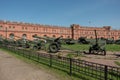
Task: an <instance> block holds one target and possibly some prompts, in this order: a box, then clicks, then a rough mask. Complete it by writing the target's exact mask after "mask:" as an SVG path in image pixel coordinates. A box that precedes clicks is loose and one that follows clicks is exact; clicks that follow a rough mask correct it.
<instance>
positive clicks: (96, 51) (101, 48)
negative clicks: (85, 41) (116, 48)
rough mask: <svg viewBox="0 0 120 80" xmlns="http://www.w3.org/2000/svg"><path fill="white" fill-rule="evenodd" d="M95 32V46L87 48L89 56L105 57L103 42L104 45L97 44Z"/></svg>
mask: <svg viewBox="0 0 120 80" xmlns="http://www.w3.org/2000/svg"><path fill="white" fill-rule="evenodd" d="M94 32H95V40H96V41H95V44H92V45H91V46H90V48H89V54H91V53H92V54H102V55H106V50H105V44H106V43H105V42H104V43H98V38H97V33H96V30H95V31H94ZM101 42H102V41H101Z"/></svg>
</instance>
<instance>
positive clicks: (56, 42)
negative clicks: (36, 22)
mask: <svg viewBox="0 0 120 80" xmlns="http://www.w3.org/2000/svg"><path fill="white" fill-rule="evenodd" d="M33 37H34V38H37V39H39V40H38V41H40V42H39V43H37V44H36V45H35V46H34V47H38V48H40V47H42V46H44V45H45V44H46V43H49V46H48V49H49V52H51V53H56V52H58V50H60V47H61V41H60V39H61V37H58V38H56V39H54V38H49V37H39V36H36V35H33ZM38 44H39V45H38Z"/></svg>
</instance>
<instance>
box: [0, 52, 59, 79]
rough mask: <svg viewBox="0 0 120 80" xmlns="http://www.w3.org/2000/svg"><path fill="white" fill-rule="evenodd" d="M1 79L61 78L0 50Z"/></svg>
mask: <svg viewBox="0 0 120 80" xmlns="http://www.w3.org/2000/svg"><path fill="white" fill-rule="evenodd" d="M0 80H59V79H57V78H56V77H55V76H54V75H52V74H50V73H47V72H46V71H44V70H41V69H39V68H37V67H35V66H32V64H28V63H25V62H24V61H21V60H19V59H17V58H15V57H14V56H11V55H9V54H7V53H6V52H4V51H0Z"/></svg>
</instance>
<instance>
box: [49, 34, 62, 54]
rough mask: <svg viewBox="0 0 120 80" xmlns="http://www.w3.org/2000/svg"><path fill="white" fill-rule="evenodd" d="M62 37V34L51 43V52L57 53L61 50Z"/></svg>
mask: <svg viewBox="0 0 120 80" xmlns="http://www.w3.org/2000/svg"><path fill="white" fill-rule="evenodd" d="M61 38H62V36H60V37H58V38H56V39H54V40H53V42H51V43H50V45H49V51H50V52H52V53H56V52H58V51H59V50H60V48H61Z"/></svg>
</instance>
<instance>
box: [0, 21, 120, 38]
mask: <svg viewBox="0 0 120 80" xmlns="http://www.w3.org/2000/svg"><path fill="white" fill-rule="evenodd" d="M94 30H97V34H98V38H101V37H103V38H112V39H114V40H116V39H120V30H111V26H103V27H99V28H98V27H85V26H80V25H77V24H72V25H70V27H61V26H50V25H40V24H30V23H22V22H10V21H0V36H1V37H3V38H9V39H13V38H14V39H20V38H26V39H29V40H33V39H34V37H33V35H37V36H41V37H44V36H48V37H60V36H63V38H73V39H78V38H79V37H86V38H95V34H94Z"/></svg>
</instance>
